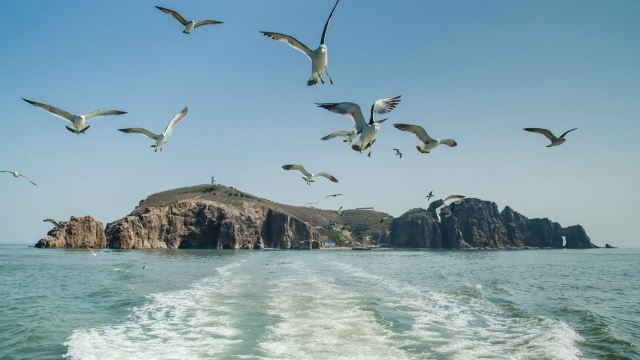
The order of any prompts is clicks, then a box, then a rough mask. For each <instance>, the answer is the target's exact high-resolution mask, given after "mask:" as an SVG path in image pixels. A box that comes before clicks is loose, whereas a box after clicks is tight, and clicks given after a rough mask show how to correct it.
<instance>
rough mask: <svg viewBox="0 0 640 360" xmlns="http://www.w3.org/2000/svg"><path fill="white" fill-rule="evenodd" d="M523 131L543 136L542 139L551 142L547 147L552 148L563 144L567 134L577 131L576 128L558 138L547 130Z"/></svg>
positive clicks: (528, 129) (531, 129)
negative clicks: (544, 138)
mask: <svg viewBox="0 0 640 360" xmlns="http://www.w3.org/2000/svg"><path fill="white" fill-rule="evenodd" d="M523 130H524V131H529V132H533V133H538V134H542V135H544V137H546V138H547V139H549V141H551V144H549V145H547V147H552V146H558V145H562V144H564V142H565V141H567V139H565V138H564V137H565V135H567V134H568V133H570V132H572V131H574V130H578V128H573V129H571V130H568V131H565V132H564V134H562V135H560V137H556V136H555V135H553V133H552V132H551V131H549V130H547V129H540V128H524V129H523Z"/></svg>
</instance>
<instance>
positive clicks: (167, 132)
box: [118, 106, 189, 152]
mask: <svg viewBox="0 0 640 360" xmlns="http://www.w3.org/2000/svg"><path fill="white" fill-rule="evenodd" d="M187 111H189V108H188V107H186V106H185V107H184V109H182V110H181V111H180V112H179V113H177V114H176V116H174V117H173V119H171V121H170V122H169V125H167V128H166V129H164V131H163V132H162V134H154V133H152V132H151V131H149V130H147V129H143V128H127V129H118V130H120V131H122V132H123V133H125V134H140V135H144V136H146V137H148V138H150V139H152V140H155V142H156V143H155V144H154V145H151V147H152V148H155V150H154V152H157V151H158V149H160V151H162V147H163V145H164V144H166V142H167V140H169V136H171V133H173V129H174V128H175V127H176V125H178V123H179V122H180V120H182V119H183V118H184V117H185V116H187Z"/></svg>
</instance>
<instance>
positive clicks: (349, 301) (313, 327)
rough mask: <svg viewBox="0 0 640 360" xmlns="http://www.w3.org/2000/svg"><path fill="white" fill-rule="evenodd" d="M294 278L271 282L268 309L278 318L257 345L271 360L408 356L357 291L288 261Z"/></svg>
mask: <svg viewBox="0 0 640 360" xmlns="http://www.w3.org/2000/svg"><path fill="white" fill-rule="evenodd" d="M288 265H290V266H291V269H287V272H289V273H290V274H295V275H294V276H292V277H291V278H287V279H286V280H281V281H279V282H277V283H274V284H273V285H271V290H270V291H269V297H270V299H271V301H270V306H269V307H268V309H267V311H268V313H269V315H270V316H272V317H273V318H275V319H278V322H277V323H276V324H274V325H272V326H269V327H268V328H267V334H266V335H265V337H264V339H263V341H262V342H261V343H260V344H259V348H260V349H261V350H262V352H263V353H264V355H265V356H266V358H268V359H296V360H298V359H345V360H346V359H363V360H364V359H406V358H407V356H406V354H405V353H404V352H403V351H402V350H400V349H399V348H398V347H397V346H396V345H397V344H396V343H395V342H394V341H393V340H392V339H391V337H392V333H391V332H390V331H389V330H388V329H387V328H386V327H385V326H383V325H382V324H381V323H379V322H378V321H377V319H376V318H375V314H374V313H373V311H371V310H369V309H367V307H366V303H364V302H363V301H362V298H361V297H360V296H358V295H357V294H354V293H351V292H349V291H348V290H346V289H344V288H339V287H338V286H336V285H335V284H333V283H332V282H331V279H328V278H325V277H322V276H319V275H318V274H317V273H314V272H311V271H305V269H304V268H303V267H302V266H300V264H291V263H290V264H288Z"/></svg>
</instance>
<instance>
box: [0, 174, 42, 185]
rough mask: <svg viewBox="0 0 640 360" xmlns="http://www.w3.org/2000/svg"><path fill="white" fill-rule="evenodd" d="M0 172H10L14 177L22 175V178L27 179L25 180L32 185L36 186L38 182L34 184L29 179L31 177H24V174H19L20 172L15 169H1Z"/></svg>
mask: <svg viewBox="0 0 640 360" xmlns="http://www.w3.org/2000/svg"><path fill="white" fill-rule="evenodd" d="M0 172H3V173H7V174H11V175H13V177H14V178H17V177H23V178H25V179H27V180H28V181H29V182H30V183H32V184H33V185H35V186H38V184H36V183H34V182H33V181H31V179H29V178H28V177H26V176H24V175H22V174H20V173H19V172H17V171H11V170H2V171H0Z"/></svg>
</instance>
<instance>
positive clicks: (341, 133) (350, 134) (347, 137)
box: [320, 130, 356, 145]
mask: <svg viewBox="0 0 640 360" xmlns="http://www.w3.org/2000/svg"><path fill="white" fill-rule="evenodd" d="M335 137H343V138H344V140H342V142H345V143H348V144H349V145H351V142H353V139H354V138H355V137H356V132H355V131H349V130H338V131H334V132H332V133H331V134H329V135H327V136H323V137H321V138H320V139H321V140H330V139H333V138H335Z"/></svg>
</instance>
